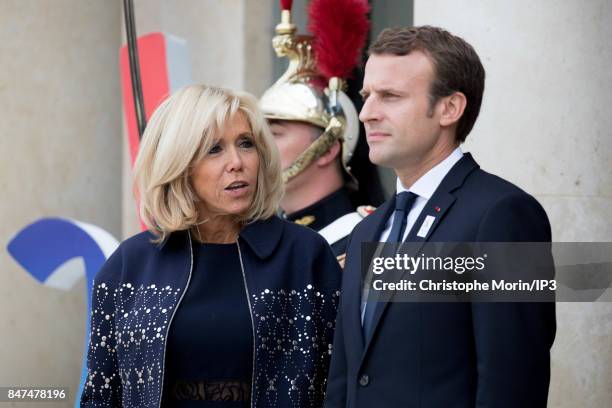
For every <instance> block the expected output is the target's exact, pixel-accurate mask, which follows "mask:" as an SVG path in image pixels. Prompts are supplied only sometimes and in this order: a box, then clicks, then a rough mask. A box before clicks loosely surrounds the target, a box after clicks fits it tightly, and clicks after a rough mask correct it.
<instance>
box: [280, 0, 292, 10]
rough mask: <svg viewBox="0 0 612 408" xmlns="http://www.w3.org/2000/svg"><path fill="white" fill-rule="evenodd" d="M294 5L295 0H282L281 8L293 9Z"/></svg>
mask: <svg viewBox="0 0 612 408" xmlns="http://www.w3.org/2000/svg"><path fill="white" fill-rule="evenodd" d="M292 5H293V0H280V8H281V10H291V6H292Z"/></svg>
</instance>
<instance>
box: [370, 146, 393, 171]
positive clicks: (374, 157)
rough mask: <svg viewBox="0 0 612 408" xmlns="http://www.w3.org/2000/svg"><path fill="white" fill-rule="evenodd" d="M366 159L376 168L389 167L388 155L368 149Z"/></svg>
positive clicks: (389, 158)
mask: <svg viewBox="0 0 612 408" xmlns="http://www.w3.org/2000/svg"><path fill="white" fill-rule="evenodd" d="M368 157H369V159H370V161H371V162H372V163H373V164H375V165H377V166H382V167H391V166H390V163H391V157H389V155H388V154H385V152H377V151H375V150H373V149H370V153H369V155H368Z"/></svg>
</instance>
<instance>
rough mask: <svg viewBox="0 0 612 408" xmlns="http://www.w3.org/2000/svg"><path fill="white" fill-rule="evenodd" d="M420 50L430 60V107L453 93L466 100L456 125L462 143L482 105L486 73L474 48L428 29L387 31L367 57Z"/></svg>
mask: <svg viewBox="0 0 612 408" xmlns="http://www.w3.org/2000/svg"><path fill="white" fill-rule="evenodd" d="M413 51H420V52H422V53H424V54H425V55H427V57H428V58H430V60H431V62H432V64H433V67H434V75H435V77H434V80H433V82H432V84H431V88H430V90H429V108H430V113H429V114H433V108H434V105H435V104H436V102H437V101H438V100H439V99H440V98H442V97H444V96H448V95H451V94H452V93H454V92H461V93H463V94H464V95H465V97H466V99H467V104H466V107H465V111H464V112H463V116H462V117H461V118H460V119H459V122H458V124H457V135H456V140H457V141H458V142H463V141H465V138H466V137H467V135H468V133H470V131H471V130H472V127H473V126H474V123H475V122H476V118H477V117H478V113H479V112H480V105H481V103H482V94H483V92H484V81H485V70H484V67H483V66H482V63H481V62H480V58H478V54H476V51H474V48H473V47H472V46H471V45H470V44H468V43H467V42H465V40H463V39H462V38H459V37H457V36H454V35H452V34H451V33H449V32H448V31H446V30H443V29H441V28H437V27H431V26H420V27H397V28H387V29H386V30H384V31H383V32H381V33H380V35H379V36H378V38H376V41H374V43H373V44H372V45H371V46H370V48H369V50H368V54H369V55H373V54H374V55H381V54H391V55H398V56H403V55H408V54H410V53H411V52H413Z"/></svg>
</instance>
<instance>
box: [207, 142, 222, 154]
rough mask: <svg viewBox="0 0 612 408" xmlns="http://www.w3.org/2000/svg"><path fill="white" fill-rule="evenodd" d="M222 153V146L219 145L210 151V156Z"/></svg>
mask: <svg viewBox="0 0 612 408" xmlns="http://www.w3.org/2000/svg"><path fill="white" fill-rule="evenodd" d="M220 151H221V146H219V145H218V144H217V145H214V146H213V147H211V148H210V149H209V150H208V154H215V153H219V152H220Z"/></svg>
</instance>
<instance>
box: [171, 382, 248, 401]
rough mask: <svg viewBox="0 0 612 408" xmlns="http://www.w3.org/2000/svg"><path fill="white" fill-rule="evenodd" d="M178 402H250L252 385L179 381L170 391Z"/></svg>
mask: <svg viewBox="0 0 612 408" xmlns="http://www.w3.org/2000/svg"><path fill="white" fill-rule="evenodd" d="M170 394H171V395H172V398H173V399H174V400H178V401H235V402H249V401H250V399H251V384H250V383H249V382H245V381H234V380H224V381H206V380H198V381H177V382H175V383H174V385H173V386H172V388H171V389H170Z"/></svg>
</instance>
